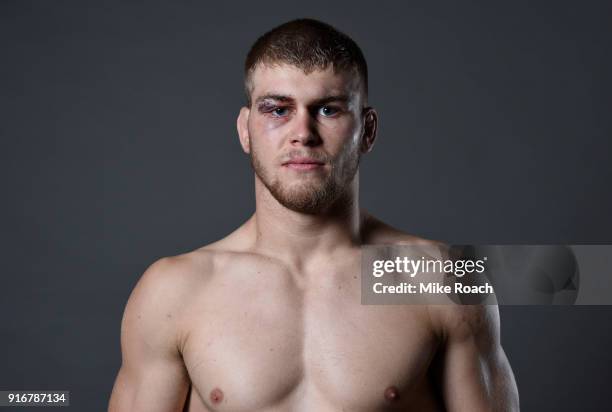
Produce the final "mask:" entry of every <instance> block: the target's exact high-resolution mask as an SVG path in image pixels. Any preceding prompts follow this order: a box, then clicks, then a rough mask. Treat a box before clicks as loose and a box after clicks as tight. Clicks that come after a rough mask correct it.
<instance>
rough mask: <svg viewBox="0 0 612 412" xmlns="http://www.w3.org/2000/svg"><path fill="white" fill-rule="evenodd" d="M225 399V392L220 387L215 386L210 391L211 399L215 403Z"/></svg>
mask: <svg viewBox="0 0 612 412" xmlns="http://www.w3.org/2000/svg"><path fill="white" fill-rule="evenodd" d="M222 400H223V392H222V391H221V389H219V388H215V389H213V390H212V391H210V401H211V402H212V403H214V404H215V405H216V404H218V403H221V401H222Z"/></svg>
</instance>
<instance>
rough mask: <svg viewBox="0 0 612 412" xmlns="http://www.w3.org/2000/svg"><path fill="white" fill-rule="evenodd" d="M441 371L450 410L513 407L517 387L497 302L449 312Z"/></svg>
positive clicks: (502, 409)
mask: <svg viewBox="0 0 612 412" xmlns="http://www.w3.org/2000/svg"><path fill="white" fill-rule="evenodd" d="M450 319H451V320H450V321H449V324H448V325H447V326H448V329H447V339H446V346H445V354H444V366H443V372H442V382H441V383H442V389H443V395H444V399H445V403H446V407H447V409H448V410H449V411H515V410H518V391H517V387H516V382H515V380H514V375H513V373H512V369H511V368H510V364H509V362H508V359H507V357H506V354H505V353H504V350H503V348H502V347H501V343H500V339H499V313H498V310H497V307H496V306H486V305H484V306H472V307H463V308H459V309H458V311H457V313H455V314H454V315H451V316H450Z"/></svg>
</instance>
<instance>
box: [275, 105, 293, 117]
mask: <svg viewBox="0 0 612 412" xmlns="http://www.w3.org/2000/svg"><path fill="white" fill-rule="evenodd" d="M271 113H272V114H273V115H274V116H277V117H283V116H286V115H287V114H288V113H289V109H288V108H286V107H276V108H275V109H273V110H272V112H271Z"/></svg>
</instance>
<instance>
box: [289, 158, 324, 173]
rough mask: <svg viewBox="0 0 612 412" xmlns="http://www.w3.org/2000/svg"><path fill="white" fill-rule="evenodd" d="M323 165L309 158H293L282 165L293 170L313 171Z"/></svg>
mask: <svg viewBox="0 0 612 412" xmlns="http://www.w3.org/2000/svg"><path fill="white" fill-rule="evenodd" d="M324 165H325V163H324V162H321V161H319V160H316V159H313V158H309V157H300V158H295V159H291V160H289V161H287V162H285V163H283V166H284V167H287V168H289V169H293V170H314V169H318V168H321V167H323V166H324Z"/></svg>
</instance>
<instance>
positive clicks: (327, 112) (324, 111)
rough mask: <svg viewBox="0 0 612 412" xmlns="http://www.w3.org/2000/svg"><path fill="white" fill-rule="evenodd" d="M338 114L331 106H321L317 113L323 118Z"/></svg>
mask: <svg viewBox="0 0 612 412" xmlns="http://www.w3.org/2000/svg"><path fill="white" fill-rule="evenodd" d="M338 112H339V110H338V109H337V108H335V107H332V106H321V108H320V109H319V113H320V114H321V115H322V116H325V117H330V116H333V115H335V114H336V113H338Z"/></svg>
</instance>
